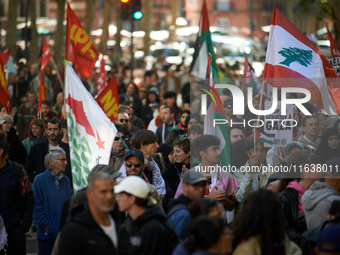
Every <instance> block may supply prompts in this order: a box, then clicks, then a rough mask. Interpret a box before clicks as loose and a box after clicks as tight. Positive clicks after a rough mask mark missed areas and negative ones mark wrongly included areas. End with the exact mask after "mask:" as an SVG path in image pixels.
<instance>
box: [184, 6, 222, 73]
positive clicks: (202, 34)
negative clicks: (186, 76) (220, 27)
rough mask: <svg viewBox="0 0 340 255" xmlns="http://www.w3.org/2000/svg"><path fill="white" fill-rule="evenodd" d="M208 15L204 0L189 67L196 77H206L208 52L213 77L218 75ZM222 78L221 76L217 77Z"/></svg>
mask: <svg viewBox="0 0 340 255" xmlns="http://www.w3.org/2000/svg"><path fill="white" fill-rule="evenodd" d="M209 27H210V25H209V16H208V9H207V5H206V2H205V0H204V1H203V7H202V14H201V19H200V22H199V31H198V34H197V39H196V44H195V53H194V56H193V60H192V63H191V67H190V73H191V74H192V75H194V76H196V77H198V78H201V79H205V78H206V70H207V66H208V53H210V54H211V58H212V60H211V67H212V72H213V77H215V78H217V77H219V76H220V74H219V71H218V68H217V66H216V59H215V54H214V46H213V43H212V41H211V33H210V30H209ZM219 78H223V77H219Z"/></svg>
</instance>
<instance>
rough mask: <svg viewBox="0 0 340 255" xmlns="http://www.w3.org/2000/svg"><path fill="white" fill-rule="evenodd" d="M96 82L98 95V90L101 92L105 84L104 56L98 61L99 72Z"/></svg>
mask: <svg viewBox="0 0 340 255" xmlns="http://www.w3.org/2000/svg"><path fill="white" fill-rule="evenodd" d="M97 84H98V95H99V94H100V92H102V91H103V89H104V88H105V87H106V86H107V75H106V70H105V60H104V56H102V60H101V61H100V72H99V77H98V79H97Z"/></svg>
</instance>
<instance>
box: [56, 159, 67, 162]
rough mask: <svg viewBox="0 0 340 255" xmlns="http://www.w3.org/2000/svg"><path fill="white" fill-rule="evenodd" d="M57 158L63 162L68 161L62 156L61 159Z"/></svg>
mask: <svg viewBox="0 0 340 255" xmlns="http://www.w3.org/2000/svg"><path fill="white" fill-rule="evenodd" d="M57 160H60V161H61V162H67V158H61V159H59V158H57Z"/></svg>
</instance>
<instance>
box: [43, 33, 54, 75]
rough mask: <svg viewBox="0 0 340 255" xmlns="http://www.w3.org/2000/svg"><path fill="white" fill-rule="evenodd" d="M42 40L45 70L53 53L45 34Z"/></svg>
mask: <svg viewBox="0 0 340 255" xmlns="http://www.w3.org/2000/svg"><path fill="white" fill-rule="evenodd" d="M41 42H42V45H41V49H42V56H41V70H45V68H46V66H47V65H48V63H49V62H50V60H51V56H52V53H51V49H50V47H49V46H48V44H47V42H46V39H45V36H42V37H41Z"/></svg>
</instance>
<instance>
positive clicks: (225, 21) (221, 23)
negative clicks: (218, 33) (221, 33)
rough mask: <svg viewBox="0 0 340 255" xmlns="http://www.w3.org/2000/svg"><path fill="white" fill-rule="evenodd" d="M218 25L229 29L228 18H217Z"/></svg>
mask: <svg viewBox="0 0 340 255" xmlns="http://www.w3.org/2000/svg"><path fill="white" fill-rule="evenodd" d="M217 21H218V25H219V26H220V27H222V28H228V27H229V19H228V18H218V20H217Z"/></svg>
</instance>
